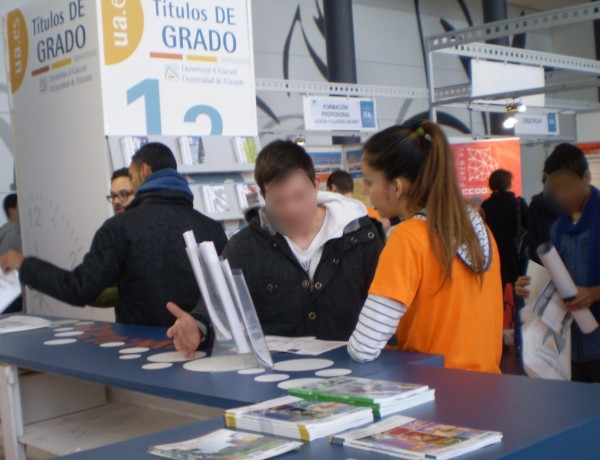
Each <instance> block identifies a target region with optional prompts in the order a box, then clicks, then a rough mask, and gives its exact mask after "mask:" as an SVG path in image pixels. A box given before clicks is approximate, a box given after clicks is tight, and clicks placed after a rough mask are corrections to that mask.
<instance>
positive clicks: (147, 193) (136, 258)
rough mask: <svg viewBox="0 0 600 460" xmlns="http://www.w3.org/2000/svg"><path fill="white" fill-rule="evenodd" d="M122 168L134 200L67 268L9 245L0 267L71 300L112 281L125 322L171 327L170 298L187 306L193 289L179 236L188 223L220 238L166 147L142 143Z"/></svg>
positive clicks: (91, 295) (207, 237)
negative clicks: (197, 206)
mask: <svg viewBox="0 0 600 460" xmlns="http://www.w3.org/2000/svg"><path fill="white" fill-rule="evenodd" d="M129 173H130V175H131V180H132V184H133V189H134V191H135V199H134V200H133V202H132V203H131V204H130V205H129V206H128V207H127V212H124V213H122V214H119V215H116V216H114V217H112V218H110V219H108V220H107V221H106V222H104V224H103V225H102V226H101V227H100V229H99V230H98V231H97V232H96V234H95V235H94V238H93V241H92V245H91V247H90V250H89V252H88V253H87V254H86V255H85V257H84V259H83V261H82V263H81V264H80V265H78V266H77V267H75V268H74V269H73V270H71V271H68V270H63V269H61V268H59V267H56V266H54V265H52V264H50V263H48V262H45V261H43V260H40V259H38V258H36V257H24V256H23V255H22V254H20V253H18V252H16V251H9V252H7V253H6V254H4V255H1V256H0V265H1V267H2V270H4V271H5V272H7V271H9V270H11V269H14V270H19V272H20V273H19V276H20V279H21V282H22V283H23V284H25V285H27V286H29V287H30V288H32V289H35V290H37V291H40V292H43V293H44V294H47V295H49V296H52V297H54V298H56V299H58V300H60V301H63V302H66V303H68V304H71V305H76V306H83V305H86V304H88V303H89V302H92V301H93V300H94V299H96V298H97V297H98V295H99V294H100V293H101V292H102V290H103V289H104V288H106V287H107V286H109V285H111V284H113V283H116V286H117V288H118V291H119V298H120V320H121V321H122V322H124V323H131V324H144V325H150V326H163V327H167V326H171V325H172V324H173V321H174V318H173V316H172V314H171V313H170V312H169V311H168V310H167V308H166V304H167V302H169V301H175V302H177V304H178V305H179V306H181V308H182V309H183V310H186V311H191V310H192V309H193V307H194V306H195V305H196V303H197V302H198V298H199V297H200V292H199V289H198V285H197V283H196V281H195V278H194V275H193V273H192V269H191V266H190V263H189V260H188V258H187V255H186V252H185V242H184V240H183V236H182V235H183V233H184V232H185V231H187V230H193V231H194V234H195V237H196V240H197V241H198V242H202V241H213V242H214V243H215V246H216V248H217V251H219V252H221V250H222V249H223V248H224V247H225V244H226V243H227V238H226V236H225V232H224V231H223V227H222V226H221V225H220V224H219V223H218V222H216V221H214V220H212V219H210V218H208V217H206V216H205V215H203V214H201V213H199V212H198V211H196V210H195V209H194V208H193V199H194V196H193V194H192V191H191V190H190V188H189V186H188V183H187V181H186V179H185V178H184V177H183V176H182V175H181V174H179V173H178V172H177V163H176V161H175V157H174V156H173V152H171V150H170V149H169V148H168V147H167V146H165V145H163V144H161V143H157V142H152V143H148V144H146V145H144V146H143V147H141V148H140V149H139V150H138V151H137V152H136V154H135V155H134V156H133V158H132V161H131V166H130V168H129Z"/></svg>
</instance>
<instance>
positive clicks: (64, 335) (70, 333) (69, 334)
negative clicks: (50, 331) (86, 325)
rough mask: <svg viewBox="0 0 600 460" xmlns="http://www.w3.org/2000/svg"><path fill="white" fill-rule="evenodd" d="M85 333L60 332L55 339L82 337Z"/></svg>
mask: <svg viewBox="0 0 600 460" xmlns="http://www.w3.org/2000/svg"><path fill="white" fill-rule="evenodd" d="M82 334H83V331H67V332H59V333H58V334H54V336H55V337H74V336H76V335H82Z"/></svg>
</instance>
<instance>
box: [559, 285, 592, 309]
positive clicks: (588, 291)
mask: <svg viewBox="0 0 600 460" xmlns="http://www.w3.org/2000/svg"><path fill="white" fill-rule="evenodd" d="M596 291H597V289H595V288H586V287H581V286H577V294H576V295H575V298H574V299H573V300H570V301H567V302H565V306H566V307H567V308H568V309H569V310H571V311H577V310H582V309H584V308H590V307H591V306H592V305H593V304H594V303H595V302H598V301H599V300H600V298H599V296H598V293H597V292H596Z"/></svg>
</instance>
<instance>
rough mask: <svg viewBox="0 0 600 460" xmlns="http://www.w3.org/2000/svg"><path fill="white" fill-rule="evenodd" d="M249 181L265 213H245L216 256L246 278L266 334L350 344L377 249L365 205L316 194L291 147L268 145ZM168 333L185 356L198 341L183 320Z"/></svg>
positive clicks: (304, 159)
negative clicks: (253, 182)
mask: <svg viewBox="0 0 600 460" xmlns="http://www.w3.org/2000/svg"><path fill="white" fill-rule="evenodd" d="M255 179H256V183H257V185H258V186H259V188H260V190H261V194H262V195H263V197H264V199H265V207H261V208H254V209H250V210H248V211H247V212H246V220H247V222H248V226H247V227H246V228H244V229H243V230H241V231H240V232H239V233H237V234H236V235H234V236H233V237H232V238H231V239H230V240H229V242H228V244H227V246H226V248H225V250H224V251H223V254H222V255H223V257H224V258H226V259H227V260H228V261H229V263H230V265H231V266H232V268H240V269H241V270H242V272H243V273H244V276H245V278H246V282H247V284H248V288H249V290H250V294H251V296H252V300H253V302H254V306H255V308H256V312H257V314H258V318H259V320H260V323H261V326H262V329H263V331H264V333H265V334H271V335H282V336H290V337H297V336H315V337H317V338H319V339H324V340H348V338H349V337H350V335H351V334H352V331H353V330H354V327H355V326H356V322H357V320H358V315H359V313H360V309H361V307H362V305H363V303H364V301H365V299H366V297H367V293H368V289H369V286H370V284H371V281H372V279H373V275H374V273H375V268H376V266H377V261H378V259H379V254H380V252H381V250H382V248H383V242H382V240H381V238H380V236H379V234H378V231H377V229H376V228H375V226H374V224H373V222H372V221H371V219H370V218H369V217H368V216H367V211H366V207H365V206H364V205H363V204H362V203H361V202H360V201H357V200H353V199H349V198H345V197H343V196H341V195H340V194H337V193H331V192H319V185H320V183H319V179H317V178H316V174H315V169H314V166H313V163H312V160H311V158H310V156H309V155H308V154H307V153H306V152H305V150H304V149H303V148H302V147H301V146H298V145H296V144H295V143H293V142H289V141H274V142H272V143H271V144H269V145H267V146H266V147H265V148H264V149H263V150H262V151H261V153H260V154H259V156H258V159H257V161H256V168H255ZM398 257H401V255H400V254H399V255H398ZM200 311H202V309H200ZM169 334H170V336H173V337H174V341H175V345H176V348H177V349H178V350H180V351H181V352H182V353H183V354H184V355H186V356H187V355H190V354H191V353H193V351H194V350H195V349H196V348H197V347H198V343H199V341H200V338H201V336H202V334H200V333H199V329H198V326H196V325H195V322H194V320H193V318H191V317H190V316H189V315H188V317H187V318H185V317H181V318H179V320H178V322H177V323H176V324H175V326H174V327H172V328H171V329H170V330H169Z"/></svg>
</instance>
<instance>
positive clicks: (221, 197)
mask: <svg viewBox="0 0 600 460" xmlns="http://www.w3.org/2000/svg"><path fill="white" fill-rule="evenodd" d="M202 197H203V199H204V206H205V208H206V212H207V213H209V214H214V213H223V212H229V203H227V193H226V192H225V186H224V185H203V186H202Z"/></svg>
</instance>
